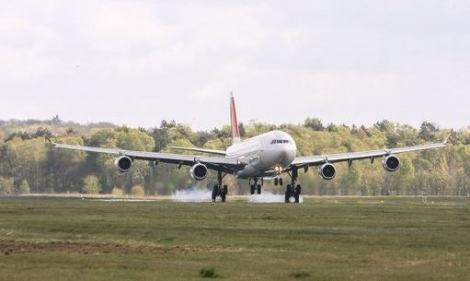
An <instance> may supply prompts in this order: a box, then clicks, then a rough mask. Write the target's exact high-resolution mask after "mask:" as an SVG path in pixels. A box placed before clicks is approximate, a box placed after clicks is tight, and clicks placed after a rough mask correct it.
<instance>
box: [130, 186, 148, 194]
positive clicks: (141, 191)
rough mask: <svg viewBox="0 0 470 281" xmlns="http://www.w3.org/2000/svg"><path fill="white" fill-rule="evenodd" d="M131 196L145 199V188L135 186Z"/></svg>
mask: <svg viewBox="0 0 470 281" xmlns="http://www.w3.org/2000/svg"><path fill="white" fill-rule="evenodd" d="M130 194H131V195H133V196H138V197H143V196H145V188H144V187H143V186H142V185H134V186H133V187H132V188H131V192H130Z"/></svg>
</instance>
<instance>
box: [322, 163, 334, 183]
mask: <svg viewBox="0 0 470 281" xmlns="http://www.w3.org/2000/svg"><path fill="white" fill-rule="evenodd" d="M318 173H319V174H320V176H321V177H322V178H323V179H324V180H331V179H333V178H334V177H335V175H336V168H335V165H333V164H331V163H325V164H323V165H321V166H320V167H319V168H318Z"/></svg>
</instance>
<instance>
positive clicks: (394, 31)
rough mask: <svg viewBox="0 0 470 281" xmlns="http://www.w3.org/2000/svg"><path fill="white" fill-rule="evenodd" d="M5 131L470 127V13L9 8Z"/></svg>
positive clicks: (2, 17) (263, 5) (310, 7)
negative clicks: (22, 124) (46, 126)
mask: <svg viewBox="0 0 470 281" xmlns="http://www.w3.org/2000/svg"><path fill="white" fill-rule="evenodd" d="M0 7H1V8H0V97H1V100H0V119H3V120H7V119H12V118H14V119H31V118H32V119H50V118H52V116H54V115H56V114H58V115H59V116H60V118H61V119H62V120H65V121H69V120H70V121H75V122H80V123H88V122H100V121H107V122H112V123H115V124H118V125H123V124H125V125H128V126H135V127H137V126H141V127H146V128H148V127H153V126H159V125H160V122H161V120H162V119H165V120H175V121H177V122H179V123H185V124H188V125H190V126H191V127H192V128H193V129H195V130H201V129H202V130H211V129H213V128H214V127H221V126H223V125H228V124H229V94H230V92H233V93H234V96H235V98H236V102H237V108H238V115H239V119H240V121H242V122H245V123H248V122H250V121H251V120H254V121H258V122H267V123H272V124H284V123H293V124H301V123H303V121H304V120H305V119H306V118H308V117H317V118H320V119H321V120H322V121H323V123H324V124H328V123H330V122H333V123H337V124H339V123H345V124H347V125H352V124H356V125H366V126H370V125H372V124H374V123H375V122H377V121H380V120H384V119H388V120H391V121H393V122H398V123H400V124H410V125H413V126H415V127H419V125H420V124H421V123H422V121H430V122H434V123H436V124H437V125H439V126H440V127H441V128H450V127H453V128H456V129H459V128H461V127H463V126H468V125H470V1H469V0H413V1H409V0H393V1H386V0H385V1H373V0H371V1H362V0H355V1H350V0H338V1H256V0H254V1H216V0H212V1H209V0H208V1H150V0H148V1H144V0H142V1H137V0H121V1H119V0H114V1H111V0H109V1H98V0H90V1H88V0H80V1H71V0H70V1H58V0H57V1H53V0H51V1H47V0H41V1H21V0H20V1H9V0H0Z"/></svg>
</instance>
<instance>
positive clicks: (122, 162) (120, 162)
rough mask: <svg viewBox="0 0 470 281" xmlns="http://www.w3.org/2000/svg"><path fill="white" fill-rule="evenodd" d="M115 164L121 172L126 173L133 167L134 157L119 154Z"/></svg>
mask: <svg viewBox="0 0 470 281" xmlns="http://www.w3.org/2000/svg"><path fill="white" fill-rule="evenodd" d="M114 166H116V169H118V171H119V172H121V173H126V172H127V171H129V170H130V169H131V166H132V159H131V158H130V157H128V156H119V157H118V158H116V160H114Z"/></svg>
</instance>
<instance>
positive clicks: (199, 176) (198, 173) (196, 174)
mask: <svg viewBox="0 0 470 281" xmlns="http://www.w3.org/2000/svg"><path fill="white" fill-rule="evenodd" d="M189 173H190V174H191V177H192V178H193V179H195V180H198V181H200V180H203V179H205V178H206V177H207V167H206V165H204V164H201V163H197V164H194V165H193V166H192V167H191V170H190V171H189Z"/></svg>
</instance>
